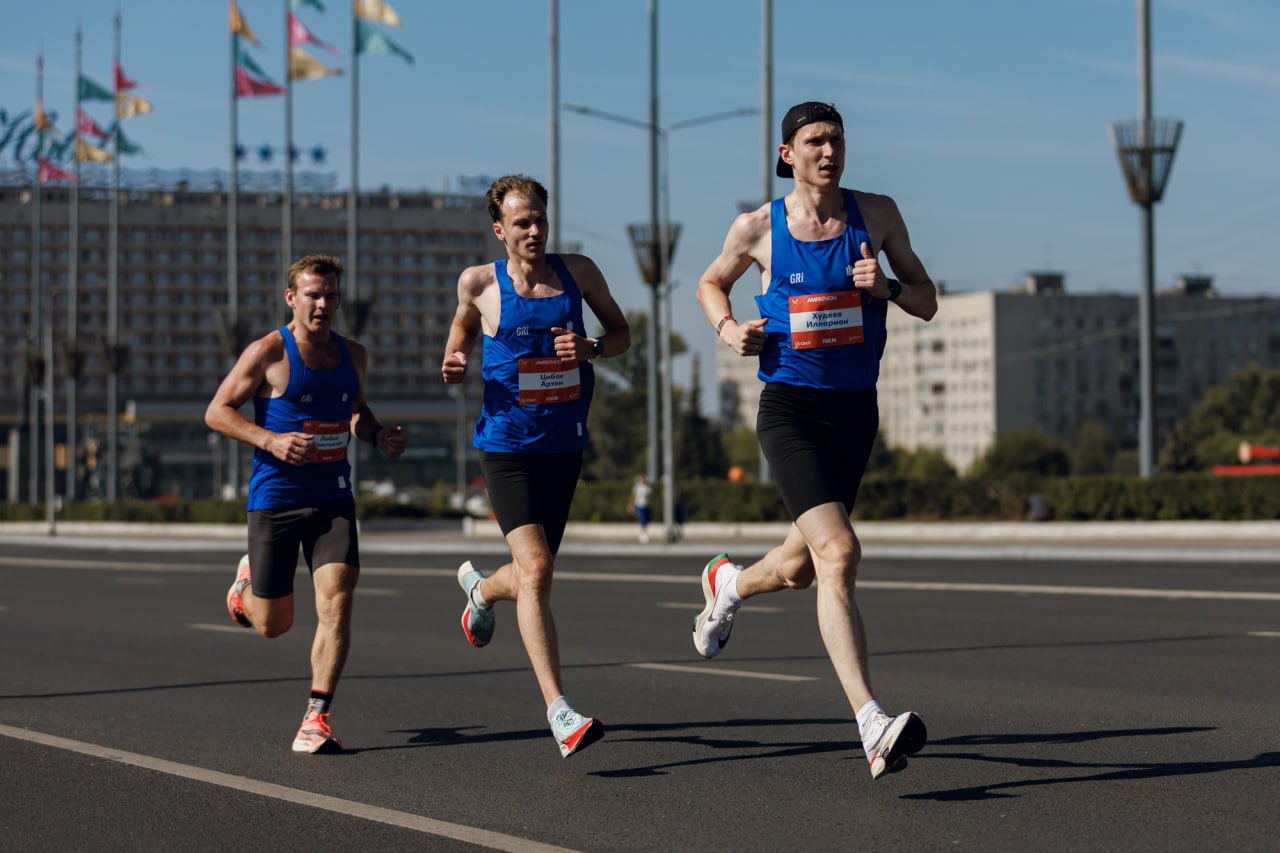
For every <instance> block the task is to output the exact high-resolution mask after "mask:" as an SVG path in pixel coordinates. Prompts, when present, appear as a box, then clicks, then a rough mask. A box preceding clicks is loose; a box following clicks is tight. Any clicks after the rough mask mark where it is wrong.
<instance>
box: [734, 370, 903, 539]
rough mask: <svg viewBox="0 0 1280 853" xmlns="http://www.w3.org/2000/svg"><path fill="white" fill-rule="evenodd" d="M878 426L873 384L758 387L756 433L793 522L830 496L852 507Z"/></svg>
mask: <svg viewBox="0 0 1280 853" xmlns="http://www.w3.org/2000/svg"><path fill="white" fill-rule="evenodd" d="M879 426H880V410H879V408H878V406H877V404H876V389H875V388H867V389H865V390H860V391H835V390H831V389H828V388H802V387H799V386H796V385H783V384H780V383H776V382H770V383H768V384H766V385H765V386H764V390H763V391H762V392H761V393H760V410H759V413H758V414H757V416H756V434H757V435H758V436H759V438H760V449H761V450H763V451H764V456H765V458H766V459H768V460H769V470H770V472H771V473H772V475H773V479H774V482H776V483H777V484H778V491H779V492H781V493H782V502H783V503H784V504H786V507H787V512H788V513H789V514H790V515H791V519H792V520H793V521H794V520H795V519H797V518H799V517H800V516H801V515H803V514H804V512H805V511H806V510H810V509H813V508H814V507H815V506H819V505H821V504H825V503H831V502H833V501H836V502H839V503H841V504H843V505H844V508H845V511H846V512H852V511H853V501H854V499H855V498H856V497H857V496H858V486H859V485H860V484H861V483H862V474H863V472H864V471H866V469H867V460H868V459H869V458H870V457H871V447H872V445H873V444H874V443H875V440H876V430H877V429H879Z"/></svg>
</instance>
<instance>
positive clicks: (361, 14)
mask: <svg viewBox="0 0 1280 853" xmlns="http://www.w3.org/2000/svg"><path fill="white" fill-rule="evenodd" d="M356 17H358V18H364V19H365V20H366V21H373V22H374V23H375V24H386V25H387V26H388V27H398V26H400V16H399V15H397V14H396V10H395V9H392V8H391V4H390V3H388V2H386V0H356Z"/></svg>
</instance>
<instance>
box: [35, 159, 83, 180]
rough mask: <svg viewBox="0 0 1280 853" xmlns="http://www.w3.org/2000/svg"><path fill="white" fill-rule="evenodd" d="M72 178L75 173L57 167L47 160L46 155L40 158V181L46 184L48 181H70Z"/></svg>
mask: <svg viewBox="0 0 1280 853" xmlns="http://www.w3.org/2000/svg"><path fill="white" fill-rule="evenodd" d="M74 179H75V175H73V174H71V173H70V172H68V171H67V170H66V169H59V168H58V167H57V166H55V165H53V164H52V163H50V162H49V158H48V157H41V158H40V177H39V180H40V183H42V184H47V183H49V181H70V180H74Z"/></svg>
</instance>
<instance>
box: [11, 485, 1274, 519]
mask: <svg viewBox="0 0 1280 853" xmlns="http://www.w3.org/2000/svg"><path fill="white" fill-rule="evenodd" d="M679 485H680V493H679V507H680V512H679V513H678V514H681V515H683V517H684V519H686V520H688V521H694V522H697V521H743V522H752V521H786V520H788V516H787V512H786V508H785V507H784V506H783V505H782V499H781V497H779V495H778V489H777V487H776V486H774V485H773V484H772V483H729V482H726V481H724V480H702V481H689V482H684V483H680V484H679ZM630 493H631V484H630V483H629V482H627V483H616V482H611V483H581V484H579V486H578V492H577V495H576V496H575V498H574V502H573V509H572V512H571V515H570V518H571V520H573V521H594V522H620V521H631V520H633V518H634V517H633V516H632V514H631V513H629V512H628V511H627V497H628V496H629V495H630ZM1036 493H1040V494H1043V496H1044V499H1045V509H1046V513H1047V516H1048V517H1049V518H1053V519H1058V520H1063V521H1123V520H1175V519H1188V520H1194V519H1212V520H1218V521H1238V520H1245V519H1280V476H1275V477H1273V476H1266V477H1215V476H1213V475H1212V474H1200V473H1196V474H1161V475H1157V476H1155V477H1151V478H1149V479H1142V478H1140V477H1134V476H1123V475H1112V476H1097V477H1063V478H1060V479H1054V480H1048V481H1045V480H1043V479H1041V478H1035V477H1012V478H1008V477H1007V478H1003V479H1001V480H999V481H986V480H978V479H962V478H947V479H938V480H920V479H914V478H910V477H896V476H887V475H880V474H869V475H867V477H866V478H865V479H864V480H863V481H862V488H861V490H860V491H859V492H858V502H857V505H856V506H855V507H854V516H855V517H856V518H859V519H863V520H867V521H872V520H876V521H878V520H888V519H917V520H1014V519H1025V518H1028V517H1029V514H1030V505H1031V496H1032V495H1033V494H1036ZM652 506H653V508H654V515H655V516H659V517H660V516H661V514H662V511H661V507H662V488H661V486H659V487H658V488H656V489H654V494H653V499H652ZM357 512H358V514H359V516H360V518H362V519H365V520H369V519H380V518H404V519H425V518H458V517H460V515H461V513H459V512H458V511H457V510H454V509H452V508H450V506H449V490H448V489H447V488H444V487H439V488H435V489H430V490H422V491H421V492H418V493H415V494H414V496H413V500H412V501H411V502H409V503H402V502H400V501H397V500H392V499H387V498H374V497H367V496H366V497H362V498H361V499H360V500H359V502H358V503H357ZM44 518H45V515H44V506H43V505H41V504H25V503H8V504H0V521H36V522H39V521H44ZM58 520H59V521H150V522H171V523H183V522H187V523H215V524H216V523H222V524H241V523H243V522H244V520H245V513H244V502H243V501H217V500H193V501H175V502H160V501H138V500H126V501H117V502H115V503H106V502H91V501H77V502H74V503H70V504H67V505H66V506H65V507H64V508H63V509H62V511H60V512H59V513H58Z"/></svg>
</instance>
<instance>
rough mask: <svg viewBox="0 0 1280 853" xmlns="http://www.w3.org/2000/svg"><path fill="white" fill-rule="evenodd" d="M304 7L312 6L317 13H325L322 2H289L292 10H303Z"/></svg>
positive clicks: (308, 0) (295, 0)
mask: <svg viewBox="0 0 1280 853" xmlns="http://www.w3.org/2000/svg"><path fill="white" fill-rule="evenodd" d="M303 6H310V7H311V8H312V9H315V10H316V11H317V12H323V11H324V4H323V3H321V2H320V0H289V8H290V9H301V8H302V7H303Z"/></svg>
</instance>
